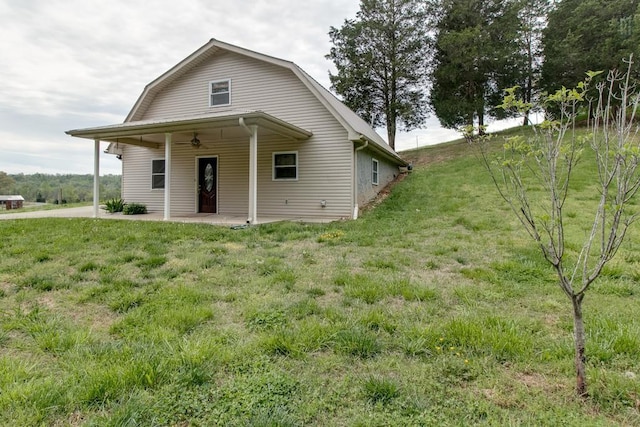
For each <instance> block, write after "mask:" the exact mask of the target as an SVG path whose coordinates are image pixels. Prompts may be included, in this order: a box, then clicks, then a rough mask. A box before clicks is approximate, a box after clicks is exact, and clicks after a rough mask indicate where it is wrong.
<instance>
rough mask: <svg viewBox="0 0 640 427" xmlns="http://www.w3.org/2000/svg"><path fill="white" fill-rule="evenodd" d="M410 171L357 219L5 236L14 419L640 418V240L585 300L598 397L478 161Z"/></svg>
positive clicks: (6, 344)
mask: <svg viewBox="0 0 640 427" xmlns="http://www.w3.org/2000/svg"><path fill="white" fill-rule="evenodd" d="M411 156H413V157H414V160H418V161H415V164H416V165H417V166H416V168H415V170H414V171H413V172H412V173H411V174H410V175H409V176H408V177H407V178H406V179H405V180H404V181H403V182H402V183H401V184H399V185H398V186H396V187H395V188H394V190H393V192H392V193H391V195H390V196H389V197H388V199H387V200H385V201H384V202H383V203H382V204H381V205H380V206H379V207H377V208H376V209H375V210H372V211H369V212H367V213H366V214H364V215H363V216H362V217H361V219H359V220H358V221H349V222H338V223H333V224H323V225H320V224H318V225H315V224H314V225H311V224H299V223H281V224H270V225H265V226H258V227H252V228H248V229H241V230H231V229H228V228H224V227H214V226H208V225H203V224H173V223H154V222H146V221H144V222H136V223H135V227H131V224H129V223H123V222H120V221H109V220H95V219H73V220H70V219H32V220H9V221H0V236H2V239H0V425H23V426H30V425H87V426H92V425H101V426H102V425H106V426H125V425H129V426H132V425H175V426H186V425H193V426H200V425H201V426H205V425H231V426H300V425H318V426H324V425H338V426H339V425H345V426H372V425H373V426H376V425H379V426H382V425H384V426H387V425H390V426H412V425H416V426H418V425H443V426H447V425H456V426H457V425H495V426H502V425H567V426H605V425H612V426H613V425H638V424H640V414H639V412H638V410H639V405H640V403H639V402H640V368H639V366H640V318H638V315H637V313H638V312H640V284H639V283H638V282H639V281H640V256H638V253H640V252H639V251H640V245H639V244H638V241H639V240H638V238H639V237H640V231H639V230H636V229H634V230H633V231H632V232H631V234H630V235H629V236H628V241H627V244H626V245H625V246H624V247H623V249H622V250H621V251H620V253H619V254H618V256H617V258H616V259H615V260H614V261H613V262H612V263H611V264H610V265H609V266H608V267H607V268H606V269H605V271H604V272H603V275H602V277H601V279H600V280H599V281H598V282H597V283H596V284H595V285H594V287H593V289H592V290H591V291H590V293H589V294H588V295H587V298H586V300H585V306H584V310H585V319H586V327H587V334H588V343H587V356H588V371H587V374H588V379H589V381H590V382H589V386H590V392H591V395H590V397H589V399H587V400H586V401H582V400H580V399H577V398H575V397H574V393H573V387H574V375H573V343H572V339H571V329H572V320H571V319H572V318H571V314H570V304H569V302H568V300H567V298H566V297H565V296H564V295H563V294H562V293H561V291H560V290H559V288H558V286H557V284H556V283H555V279H554V274H553V271H551V269H550V268H549V267H548V266H547V265H546V264H545V262H544V260H543V259H542V258H541V256H540V254H539V253H538V252H537V251H536V248H535V246H534V245H532V243H531V242H530V241H529V240H528V239H527V238H525V236H524V235H523V234H522V233H521V231H520V228H519V224H518V223H517V222H516V221H515V220H514V219H513V218H512V216H511V214H510V212H509V211H508V208H507V207H506V206H505V205H504V203H502V202H501V200H500V199H499V197H498V195H497V194H496V192H495V191H494V189H493V187H492V184H491V182H490V180H489V178H488V176H487V175H486V173H485V172H484V170H483V168H482V167H481V165H480V164H479V163H478V161H477V160H476V159H475V157H474V156H472V155H471V154H470V153H469V152H468V150H467V147H466V146H465V145H464V144H463V143H459V142H458V143H450V144H446V145H443V146H441V147H431V148H428V149H423V150H420V151H419V152H412V153H411ZM588 177H589V170H588V169H587V163H586V162H585V163H584V164H583V166H582V169H580V170H578V175H577V180H576V192H575V193H574V195H573V196H572V199H571V200H570V201H569V203H568V205H569V210H568V212H569V213H571V212H573V213H574V214H572V215H568V217H569V220H570V221H571V223H570V224H567V227H568V230H570V232H571V233H572V234H571V236H570V239H569V244H570V245H572V244H573V245H575V244H576V243H575V242H576V241H578V240H579V238H580V237H581V236H582V234H583V228H584V216H583V215H581V214H579V213H581V212H584V211H585V209H587V208H588V206H589V205H590V204H591V203H593V200H594V195H593V194H592V193H591V192H590V191H589V185H587V179H588Z"/></svg>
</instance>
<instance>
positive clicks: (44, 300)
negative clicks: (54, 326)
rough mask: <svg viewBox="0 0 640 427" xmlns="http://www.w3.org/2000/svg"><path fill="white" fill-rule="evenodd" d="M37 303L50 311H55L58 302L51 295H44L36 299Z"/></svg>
mask: <svg viewBox="0 0 640 427" xmlns="http://www.w3.org/2000/svg"><path fill="white" fill-rule="evenodd" d="M36 302H37V303H38V305H41V306H42V307H45V308H48V309H49V310H54V309H55V308H56V306H57V304H56V300H55V299H54V298H53V296H52V295H51V294H49V293H46V294H43V295H41V296H40V297H38V298H36Z"/></svg>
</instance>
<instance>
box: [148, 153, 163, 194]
mask: <svg viewBox="0 0 640 427" xmlns="http://www.w3.org/2000/svg"><path fill="white" fill-rule="evenodd" d="M163 188H164V159H156V160H151V189H152V190H161V189H163Z"/></svg>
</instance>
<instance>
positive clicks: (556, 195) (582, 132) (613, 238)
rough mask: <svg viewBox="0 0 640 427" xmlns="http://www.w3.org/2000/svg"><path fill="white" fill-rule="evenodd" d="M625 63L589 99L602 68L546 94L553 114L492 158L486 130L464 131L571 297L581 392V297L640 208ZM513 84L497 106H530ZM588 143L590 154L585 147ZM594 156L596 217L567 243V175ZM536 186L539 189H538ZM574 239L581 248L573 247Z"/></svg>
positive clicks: (636, 138) (632, 101)
mask: <svg viewBox="0 0 640 427" xmlns="http://www.w3.org/2000/svg"><path fill="white" fill-rule="evenodd" d="M626 63H627V65H628V69H627V71H626V72H620V71H617V70H612V71H610V72H609V73H608V75H607V77H606V81H603V82H602V83H599V84H597V85H596V89H597V94H598V96H597V98H596V99H591V100H588V99H586V96H587V88H588V86H589V84H590V83H591V82H592V81H593V78H594V77H595V76H597V75H598V74H600V73H593V72H589V73H587V76H588V77H587V79H586V80H585V81H584V82H581V83H580V84H578V86H577V87H576V88H574V89H566V88H562V89H561V90H558V91H557V92H556V93H555V94H553V95H549V96H547V97H546V99H545V101H544V102H545V103H546V105H543V107H551V105H549V104H553V106H555V107H556V108H554V109H552V110H553V111H558V113H557V117H554V118H549V119H548V120H546V121H544V122H543V123H541V124H540V125H536V126H533V128H534V134H533V136H532V137H526V138H525V137H523V136H517V137H511V138H508V139H507V140H506V142H505V144H504V146H503V151H502V153H501V154H499V155H498V156H497V159H496V158H495V156H494V155H493V154H492V151H491V148H490V145H489V144H488V142H489V139H488V138H486V137H481V136H480V137H479V136H477V134H478V133H477V132H473V129H469V130H467V131H466V132H465V133H466V136H467V139H468V141H469V142H471V143H473V144H474V145H475V146H477V147H478V148H479V153H480V157H481V159H482V160H483V163H484V165H485V167H486V168H487V170H488V171H489V172H490V174H491V177H492V179H493V182H494V184H495V186H496V188H497V189H498V191H499V193H500V195H501V196H502V198H503V199H504V200H505V201H506V202H507V203H508V204H509V206H510V207H511V210H512V211H513V213H514V214H515V215H516V217H517V218H518V220H519V221H520V223H521V224H522V225H523V227H524V229H525V230H526V232H527V233H528V234H529V236H531V238H532V239H533V240H534V241H535V242H536V243H537V245H538V247H539V248H540V250H541V252H542V254H543V255H544V258H545V259H546V260H547V261H548V262H549V264H551V266H553V269H554V270H555V272H556V273H557V277H558V279H559V280H558V283H559V285H560V288H561V289H562V291H563V292H564V293H565V294H566V296H567V297H568V298H569V300H570V301H571V306H572V313H573V335H574V343H575V369H576V377H577V384H576V392H577V394H578V395H579V396H582V397H585V396H587V381H586V373H585V360H586V356H585V328H584V321H583V312H582V303H583V302H584V298H585V295H586V293H587V290H588V289H589V287H590V285H591V284H592V283H593V282H594V280H596V278H597V277H598V276H599V275H600V273H601V272H602V269H603V267H604V266H605V264H606V263H607V262H609V261H610V260H611V259H612V258H613V257H614V256H615V255H616V253H617V251H618V249H619V248H620V246H621V245H622V243H623V241H624V239H625V236H626V233H627V230H628V229H629V227H630V226H631V224H632V223H634V222H635V221H636V220H637V219H638V216H639V215H640V213H639V212H638V210H637V207H636V206H634V205H633V203H632V200H633V199H634V197H635V196H636V194H637V192H638V189H639V188H640V170H639V169H638V166H639V164H640V134H639V127H638V125H637V123H636V120H637V119H636V113H637V112H638V104H639V100H640V92H639V91H638V90H637V88H636V86H635V85H634V84H633V82H632V81H631V70H632V57H631V58H629V60H628V61H626ZM515 91H516V89H515V88H512V89H510V90H508V91H507V95H506V97H505V99H504V104H503V105H502V107H503V108H515V109H517V110H519V111H520V112H524V111H527V110H529V109H531V108H532V107H533V106H532V105H531V104H530V103H527V102H524V101H522V100H520V99H517V98H516V96H515ZM547 111H549V109H547ZM580 111H592V112H594V113H593V117H590V118H589V120H588V125H587V128H586V129H579V128H578V127H577V120H576V118H577V115H578V113H579V112H580ZM586 150H592V152H593V154H592V155H587V154H588V153H587V152H586ZM493 152H494V153H495V149H494V151H493ZM592 158H593V159H594V160H595V165H593V168H594V172H595V173H594V174H593V175H592V176H593V180H594V182H593V184H594V185H595V187H596V188H597V193H596V194H594V196H596V197H597V203H594V210H593V222H592V223H590V222H589V224H590V225H589V226H588V227H587V228H586V229H585V230H586V231H585V238H584V241H583V242H582V245H581V246H580V245H575V244H571V245H568V244H567V240H571V242H572V243H576V242H575V240H576V238H578V237H579V236H575V235H568V234H567V233H566V230H567V225H568V224H569V221H584V219H583V218H584V217H580V216H578V217H576V216H574V218H569V217H568V216H567V215H566V212H565V203H566V202H567V200H570V192H571V185H570V183H571V178H572V175H573V173H574V171H575V167H576V165H577V164H578V162H580V161H581V160H583V159H592ZM540 188H542V189H543V190H542V191H537V190H536V189H540ZM587 215H588V214H587ZM583 225H584V224H583ZM575 247H578V248H579V249H578V250H575V249H571V248H575Z"/></svg>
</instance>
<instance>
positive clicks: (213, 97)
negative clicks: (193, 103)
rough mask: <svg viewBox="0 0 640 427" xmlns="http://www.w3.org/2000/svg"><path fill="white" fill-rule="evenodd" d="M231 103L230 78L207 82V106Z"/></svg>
mask: <svg viewBox="0 0 640 427" xmlns="http://www.w3.org/2000/svg"><path fill="white" fill-rule="evenodd" d="M220 105H231V79H226V80H215V81H212V82H209V106H210V107H218V106H220Z"/></svg>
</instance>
